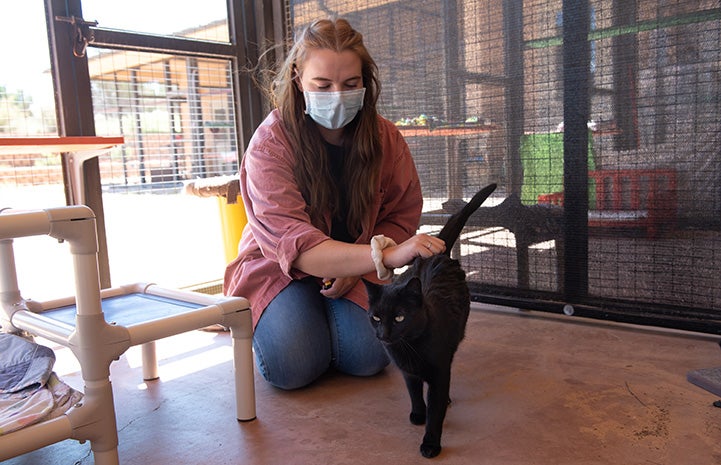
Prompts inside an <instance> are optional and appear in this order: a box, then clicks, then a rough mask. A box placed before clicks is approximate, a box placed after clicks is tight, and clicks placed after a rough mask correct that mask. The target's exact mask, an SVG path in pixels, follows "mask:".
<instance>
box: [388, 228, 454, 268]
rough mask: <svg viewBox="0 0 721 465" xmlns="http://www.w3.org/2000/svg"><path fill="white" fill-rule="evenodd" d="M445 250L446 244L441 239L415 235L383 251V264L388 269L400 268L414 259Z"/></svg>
mask: <svg viewBox="0 0 721 465" xmlns="http://www.w3.org/2000/svg"><path fill="white" fill-rule="evenodd" d="M445 250H446V244H445V242H443V241H442V240H441V239H438V238H437V237H435V236H429V235H428V234H417V235H415V236H413V237H411V238H410V239H408V240H406V241H405V242H402V243H400V244H398V245H394V246H392V247H388V248H386V249H383V264H385V266H387V267H388V268H400V267H402V266H406V265H407V264H408V263H410V262H411V260H413V259H414V258H416V257H431V256H433V255H436V254H439V253H443V252H444V251H445Z"/></svg>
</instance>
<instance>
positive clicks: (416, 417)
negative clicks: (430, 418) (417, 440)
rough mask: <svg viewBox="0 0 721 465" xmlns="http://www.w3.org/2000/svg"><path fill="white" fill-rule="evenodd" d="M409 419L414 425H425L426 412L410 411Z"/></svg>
mask: <svg viewBox="0 0 721 465" xmlns="http://www.w3.org/2000/svg"><path fill="white" fill-rule="evenodd" d="M410 419H411V423H413V424H414V425H425V424H426V414H425V413H415V412H411V415H410Z"/></svg>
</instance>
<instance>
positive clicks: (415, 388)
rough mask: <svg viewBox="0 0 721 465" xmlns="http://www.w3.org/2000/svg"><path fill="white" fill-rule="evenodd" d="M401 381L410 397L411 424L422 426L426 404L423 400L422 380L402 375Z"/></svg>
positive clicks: (424, 419) (409, 375)
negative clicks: (404, 383)
mask: <svg viewBox="0 0 721 465" xmlns="http://www.w3.org/2000/svg"><path fill="white" fill-rule="evenodd" d="M403 379H404V380H405V382H406V387H407V388H408V394H409V395H410V397H411V415H410V419H411V423H413V424H414V425H422V424H424V423H425V422H426V402H425V401H424V400H423V380H422V379H421V378H419V377H418V376H415V375H411V374H408V373H403Z"/></svg>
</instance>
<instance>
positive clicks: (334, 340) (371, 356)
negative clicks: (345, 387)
mask: <svg viewBox="0 0 721 465" xmlns="http://www.w3.org/2000/svg"><path fill="white" fill-rule="evenodd" d="M319 290H320V286H319V285H318V284H317V283H316V281H315V280H314V279H312V278H309V279H304V280H301V281H293V282H292V283H291V284H289V285H288V286H287V287H286V288H285V289H284V290H283V291H282V292H281V293H280V294H278V295H277V296H276V297H275V299H273V300H272V301H271V303H270V304H269V305H268V307H267V308H266V309H265V311H264V312H263V315H262V316H261V318H260V321H258V325H257V326H256V328H255V333H254V335H253V349H254V352H255V361H256V365H257V366H258V371H259V372H260V373H261V375H263V377H264V378H265V379H266V380H267V381H268V382H270V383H271V384H272V385H273V386H276V387H278V388H281V389H297V388H300V387H303V386H306V385H308V384H310V383H312V382H313V381H314V380H316V379H317V378H318V377H320V376H321V375H322V374H323V373H325V372H326V371H328V369H330V368H335V369H337V370H338V371H340V372H342V373H346V374H350V375H355V376H371V375H374V374H376V373H378V372H379V371H381V370H383V368H385V367H386V366H387V365H388V363H389V359H388V355H387V354H386V352H385V349H384V348H383V346H382V344H381V343H380V341H378V339H377V338H376V337H375V334H374V332H373V328H372V326H371V324H370V322H369V321H368V313H367V312H366V311H365V310H364V309H363V308H361V307H359V306H358V305H356V304H354V303H353V302H351V301H349V300H346V299H329V298H327V297H324V296H323V295H322V294H320V292H319Z"/></svg>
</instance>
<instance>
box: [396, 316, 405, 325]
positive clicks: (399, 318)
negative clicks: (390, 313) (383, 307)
mask: <svg viewBox="0 0 721 465" xmlns="http://www.w3.org/2000/svg"><path fill="white" fill-rule="evenodd" d="M405 319H406V317H405V316H403V315H396V317H395V318H394V320H396V323H400V322H402V321H403V320H405Z"/></svg>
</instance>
